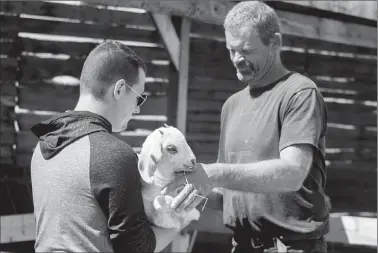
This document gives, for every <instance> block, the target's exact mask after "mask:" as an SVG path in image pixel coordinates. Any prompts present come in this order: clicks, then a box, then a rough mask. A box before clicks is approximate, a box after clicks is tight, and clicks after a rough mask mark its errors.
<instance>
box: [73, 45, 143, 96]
mask: <svg viewBox="0 0 378 253" xmlns="http://www.w3.org/2000/svg"><path fill="white" fill-rule="evenodd" d="M139 69H143V71H144V72H146V71H147V68H146V65H145V64H144V62H143V61H142V60H141V59H140V58H139V56H138V55H137V54H136V53H135V52H134V51H133V50H131V49H130V48H129V47H128V46H126V45H124V44H122V43H121V42H119V41H106V42H103V43H101V44H100V45H98V46H96V47H95V48H94V49H93V50H92V51H91V52H90V53H89V55H88V57H87V59H86V60H85V62H84V65H83V69H82V71H81V76H80V93H81V94H88V93H89V94H91V95H93V96H94V97H95V98H97V99H100V100H101V99H103V98H104V96H105V94H106V92H107V90H108V89H109V87H110V86H111V85H112V84H114V82H116V81H117V80H119V79H125V81H126V82H127V83H128V85H130V86H132V85H134V84H136V83H137V82H138V78H139Z"/></svg>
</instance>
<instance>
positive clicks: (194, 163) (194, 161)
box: [190, 158, 196, 166]
mask: <svg viewBox="0 0 378 253" xmlns="http://www.w3.org/2000/svg"><path fill="white" fill-rule="evenodd" d="M190 162H191V163H192V164H193V166H195V165H196V158H192V159H190Z"/></svg>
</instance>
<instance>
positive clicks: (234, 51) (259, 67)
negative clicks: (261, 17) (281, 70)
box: [225, 26, 274, 82]
mask: <svg viewBox="0 0 378 253" xmlns="http://www.w3.org/2000/svg"><path fill="white" fill-rule="evenodd" d="M225 36H226V46H227V49H228V50H229V52H230V58H231V61H232V63H233V64H234V66H235V68H236V74H237V77H238V79H239V80H240V81H242V82H249V81H256V80H259V79H261V78H262V77H263V76H264V75H265V74H266V72H267V70H268V69H269V68H270V67H271V64H272V57H273V54H274V53H273V52H272V47H271V46H270V45H268V46H265V45H264V44H263V42H262V41H261V39H260V38H259V37H258V35H257V33H256V31H255V30H254V29H253V28H250V27H248V26H246V27H242V28H240V29H239V30H237V31H232V32H230V31H227V30H226V31H225Z"/></svg>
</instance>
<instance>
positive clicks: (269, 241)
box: [251, 236, 276, 250]
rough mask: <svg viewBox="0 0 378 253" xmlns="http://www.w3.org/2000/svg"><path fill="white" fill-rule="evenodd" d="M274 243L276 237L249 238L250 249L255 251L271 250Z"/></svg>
mask: <svg viewBox="0 0 378 253" xmlns="http://www.w3.org/2000/svg"><path fill="white" fill-rule="evenodd" d="M275 243H276V237H256V236H255V237H251V247H252V248H253V249H255V250H257V249H265V248H271V247H273V246H274V245H275Z"/></svg>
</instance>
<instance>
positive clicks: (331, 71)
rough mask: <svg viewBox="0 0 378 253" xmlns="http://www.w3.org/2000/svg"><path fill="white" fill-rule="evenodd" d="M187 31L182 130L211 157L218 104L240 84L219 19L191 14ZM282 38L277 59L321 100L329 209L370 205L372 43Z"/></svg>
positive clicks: (200, 156) (202, 156)
mask: <svg viewBox="0 0 378 253" xmlns="http://www.w3.org/2000/svg"><path fill="white" fill-rule="evenodd" d="M293 22H295V20H293ZM375 28H376V26H375ZM361 32H362V31H361ZM191 36H192V39H191V45H190V48H191V55H190V70H189V77H190V80H189V97H188V118H187V135H188V138H189V143H190V145H191V146H192V147H193V150H194V152H195V153H196V155H197V160H198V161H199V162H214V161H215V160H216V158H217V148H218V136H219V131H220V112H221V108H222V105H223V103H224V102H225V101H226V99H227V98H228V97H229V96H230V95H231V94H232V93H234V92H237V91H239V90H241V89H242V88H244V86H243V85H242V84H240V83H239V82H238V81H237V78H236V75H235V70H234V67H233V66H232V64H231V61H230V59H229V54H228V51H227V49H226V47H225V41H224V35H223V28H222V27H221V26H217V25H210V24H205V23H195V22H193V24H192V35H191ZM283 44H284V48H283V51H282V54H281V56H282V59H283V62H284V64H285V65H286V66H287V67H288V68H289V69H291V70H294V71H297V72H299V73H302V74H304V75H306V76H308V77H309V78H311V79H312V80H313V81H315V82H316V84H317V85H318V87H319V89H320V91H321V92H322V94H323V96H324V98H325V100H326V102H327V106H328V110H329V118H328V134H327V151H326V152H327V156H326V159H327V169H328V182H327V193H328V194H329V195H330V197H331V200H332V204H333V212H337V211H343V212H349V211H350V212H352V211H356V212H357V211H370V212H376V210H377V209H376V208H377V197H376V196H377V195H376V193H377V182H376V179H377V176H376V175H377V174H376V168H377V164H376V156H377V147H376V143H377V139H376V138H377V128H376V122H377V116H376V115H377V114H376V113H377V85H376V84H377V65H376V62H377V59H376V53H377V52H376V48H375V49H371V48H363V47H355V46H353V45H346V44H332V43H328V42H324V41H315V40H310V39H306V38H303V37H302V38H301V37H294V36H287V35H286V36H285V35H284V43H283Z"/></svg>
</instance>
